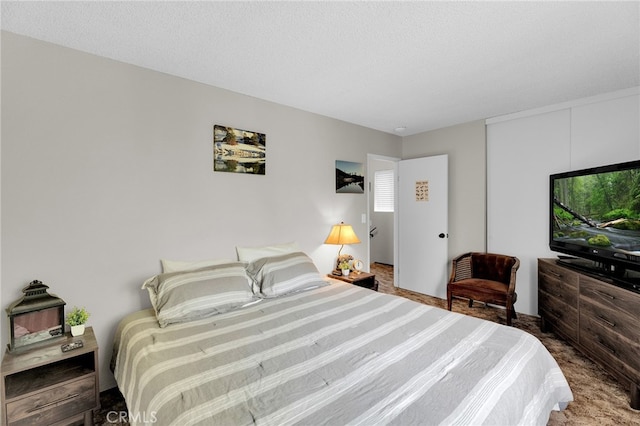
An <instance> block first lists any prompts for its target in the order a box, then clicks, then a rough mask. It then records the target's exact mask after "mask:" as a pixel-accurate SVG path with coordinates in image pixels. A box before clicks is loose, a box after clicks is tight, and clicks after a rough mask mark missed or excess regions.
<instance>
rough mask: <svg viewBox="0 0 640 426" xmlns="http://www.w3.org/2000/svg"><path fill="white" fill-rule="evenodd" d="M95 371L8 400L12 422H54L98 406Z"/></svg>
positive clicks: (11, 423)
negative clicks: (10, 400)
mask: <svg viewBox="0 0 640 426" xmlns="http://www.w3.org/2000/svg"><path fill="white" fill-rule="evenodd" d="M95 389H96V378H95V375H94V374H91V375H88V376H85V377H82V378H80V379H78V380H73V381H69V382H65V383H63V384H61V385H59V386H55V387H52V388H49V389H46V390H43V391H41V392H38V393H35V394H32V395H29V396H26V397H24V398H21V399H18V400H16V401H12V402H9V403H7V407H6V408H7V413H6V415H7V420H8V423H9V424H10V425H34V424H39V425H40V424H50V423H53V422H56V421H58V420H62V419H65V418H67V417H70V416H73V415H75V414H78V413H81V412H83V411H86V410H90V409H92V408H94V407H95V406H96V405H97V401H96V390H95Z"/></svg>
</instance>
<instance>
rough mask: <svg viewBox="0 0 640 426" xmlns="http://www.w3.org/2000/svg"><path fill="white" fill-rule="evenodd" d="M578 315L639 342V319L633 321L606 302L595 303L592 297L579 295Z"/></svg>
mask: <svg viewBox="0 0 640 426" xmlns="http://www.w3.org/2000/svg"><path fill="white" fill-rule="evenodd" d="M581 290H582V288H581ZM580 315H581V316H584V317H588V318H590V319H592V320H594V321H596V322H598V323H600V325H602V327H603V328H605V329H609V331H611V332H613V333H617V334H619V335H621V336H624V337H626V338H627V339H629V340H631V341H633V342H638V343H640V321H634V320H633V319H632V318H631V317H629V315H627V314H626V313H625V312H623V311H621V310H618V309H614V308H613V307H611V306H607V305H606V304H599V303H596V302H594V301H593V299H589V298H586V297H584V296H581V297H580ZM639 358H640V356H639Z"/></svg>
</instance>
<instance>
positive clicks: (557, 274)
mask: <svg viewBox="0 0 640 426" xmlns="http://www.w3.org/2000/svg"><path fill="white" fill-rule="evenodd" d="M549 273H550V274H551V275H553V276H554V277H557V278H562V274H559V273H557V272H554V271H549Z"/></svg>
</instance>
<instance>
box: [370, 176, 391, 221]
mask: <svg viewBox="0 0 640 426" xmlns="http://www.w3.org/2000/svg"><path fill="white" fill-rule="evenodd" d="M373 185H374V193H373V211H374V212H393V192H394V187H393V186H394V185H393V170H378V171H376V172H375V175H374V182H373Z"/></svg>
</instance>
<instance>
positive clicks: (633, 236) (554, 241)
mask: <svg viewBox="0 0 640 426" xmlns="http://www.w3.org/2000/svg"><path fill="white" fill-rule="evenodd" d="M549 206H550V214H549V216H550V217H549V248H550V249H551V250H552V251H555V252H559V253H564V254H566V255H570V256H560V260H561V261H563V262H564V263H567V264H568V265H569V266H575V267H578V268H581V269H589V270H591V271H593V272H596V273H598V274H600V275H607V276H610V277H613V278H615V279H617V280H618V281H621V282H623V283H631V284H632V286H633V287H635V288H636V289H637V288H638V287H636V285H637V284H640V280H639V279H638V277H639V276H640V274H638V271H640V161H629V162H626V163H619V164H612V165H607V166H602V167H595V168H590V169H583V170H574V171H569V172H565V173H557V174H553V175H551V176H550V202H549Z"/></svg>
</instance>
